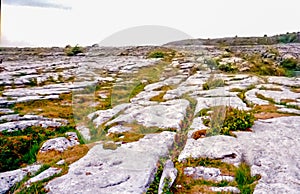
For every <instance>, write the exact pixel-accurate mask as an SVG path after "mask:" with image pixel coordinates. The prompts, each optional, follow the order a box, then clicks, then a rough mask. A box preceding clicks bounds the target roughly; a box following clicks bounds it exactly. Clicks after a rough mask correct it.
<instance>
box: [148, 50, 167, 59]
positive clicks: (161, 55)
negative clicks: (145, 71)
mask: <svg viewBox="0 0 300 194" xmlns="http://www.w3.org/2000/svg"><path fill="white" fill-rule="evenodd" d="M148 57H149V58H164V57H165V53H164V52H162V51H153V52H151V53H149V55H148Z"/></svg>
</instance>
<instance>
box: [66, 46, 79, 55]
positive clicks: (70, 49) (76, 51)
mask: <svg viewBox="0 0 300 194" xmlns="http://www.w3.org/2000/svg"><path fill="white" fill-rule="evenodd" d="M79 53H83V48H82V47H80V46H78V45H76V46H74V47H71V46H70V45H67V46H66V47H65V54H66V55H67V56H75V55H77V54H79Z"/></svg>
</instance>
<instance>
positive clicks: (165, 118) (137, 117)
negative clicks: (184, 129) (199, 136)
mask: <svg viewBox="0 0 300 194" xmlns="http://www.w3.org/2000/svg"><path fill="white" fill-rule="evenodd" d="M188 106H189V101H187V100H184V99H178V100H170V101H166V102H161V103H159V104H157V105H153V106H147V107H144V106H140V105H134V106H131V107H130V108H128V109H126V110H125V111H124V113H125V114H121V115H120V116H118V117H117V118H115V119H113V120H111V121H109V122H108V123H107V125H111V124H113V123H132V122H134V121H136V122H137V123H138V124H141V125H144V126H145V127H158V128H161V129H167V128H173V129H177V130H180V129H181V126H180V123H181V122H182V121H183V119H184V117H185V115H186V109H187V107H188Z"/></svg>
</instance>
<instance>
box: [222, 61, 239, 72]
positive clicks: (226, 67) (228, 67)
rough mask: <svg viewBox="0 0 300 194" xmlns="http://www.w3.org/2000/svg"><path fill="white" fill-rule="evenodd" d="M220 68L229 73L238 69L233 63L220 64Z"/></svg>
mask: <svg viewBox="0 0 300 194" xmlns="http://www.w3.org/2000/svg"><path fill="white" fill-rule="evenodd" d="M218 69H219V70H221V71H224V72H229V73H234V72H236V71H237V68H236V67H234V66H233V65H232V64H231V63H226V64H219V65H218Z"/></svg>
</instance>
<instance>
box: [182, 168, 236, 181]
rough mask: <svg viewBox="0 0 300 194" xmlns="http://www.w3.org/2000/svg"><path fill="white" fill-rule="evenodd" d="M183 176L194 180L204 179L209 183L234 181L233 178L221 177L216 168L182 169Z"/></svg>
mask: <svg viewBox="0 0 300 194" xmlns="http://www.w3.org/2000/svg"><path fill="white" fill-rule="evenodd" d="M184 174H185V175H187V176H191V177H193V178H194V179H200V178H202V179H204V180H209V181H216V182H221V181H228V182H232V181H234V177H232V176H226V175H221V171H220V169H218V168H207V167H203V166H198V167H186V168H184Z"/></svg>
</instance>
